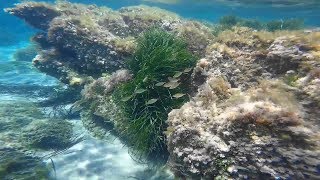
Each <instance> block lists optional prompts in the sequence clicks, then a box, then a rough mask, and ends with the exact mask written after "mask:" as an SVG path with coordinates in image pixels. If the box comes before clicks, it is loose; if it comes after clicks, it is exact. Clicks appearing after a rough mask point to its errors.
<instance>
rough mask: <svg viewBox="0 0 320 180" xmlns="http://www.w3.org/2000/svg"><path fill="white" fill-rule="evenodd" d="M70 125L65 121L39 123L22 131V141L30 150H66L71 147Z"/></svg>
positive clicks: (71, 132)
mask: <svg viewBox="0 0 320 180" xmlns="http://www.w3.org/2000/svg"><path fill="white" fill-rule="evenodd" d="M72 127H73V126H72V124H71V123H69V122H68V121H66V120H58V119H57V120H49V121H39V122H34V123H32V124H30V126H29V127H27V128H26V129H24V130H23V132H22V140H23V142H25V143H26V144H28V146H30V147H32V148H39V149H45V150H51V149H53V150H61V149H67V147H70V146H71V145H73V141H72V138H73V131H72Z"/></svg>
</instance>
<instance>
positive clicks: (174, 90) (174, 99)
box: [113, 29, 195, 157]
mask: <svg viewBox="0 0 320 180" xmlns="http://www.w3.org/2000/svg"><path fill="white" fill-rule="evenodd" d="M194 65H195V57H194V56H193V55H192V54H191V53H190V52H189V51H188V50H187V45H186V43H185V42H184V41H182V40H181V39H178V38H176V37H175V36H173V35H172V34H169V33H167V32H165V31H163V30H159V29H151V30H149V31H147V32H145V33H144V34H143V35H142V36H141V37H140V38H138V40H137V50H136V51H135V53H134V55H133V57H132V58H131V59H130V60H129V61H128V63H127V66H128V69H129V70H131V72H132V73H133V79H132V80H131V81H130V82H127V83H124V84H122V85H120V86H119V87H118V88H117V89H116V90H115V92H114V93H113V97H114V101H115V102H116V104H117V106H118V107H119V108H120V109H122V111H123V113H124V114H125V117H126V118H125V119H122V121H121V122H119V123H121V125H122V127H123V128H122V132H120V134H122V135H124V136H125V137H126V139H127V141H128V144H129V147H132V149H133V151H134V152H135V154H138V155H141V156H145V155H146V156H147V157H148V156H149V157H151V156H152V157H155V156H162V155H163V154H164V152H166V151H167V150H166V145H165V136H164V134H163V132H164V131H165V129H166V126H167V125H166V120H167V116H168V113H169V112H170V111H171V110H172V109H174V108H179V107H180V106H181V105H182V104H183V103H184V102H186V101H187V100H188V96H185V94H187V93H188V89H189V87H188V82H189V78H190V71H191V69H190V68H192V67H193V66H194Z"/></svg>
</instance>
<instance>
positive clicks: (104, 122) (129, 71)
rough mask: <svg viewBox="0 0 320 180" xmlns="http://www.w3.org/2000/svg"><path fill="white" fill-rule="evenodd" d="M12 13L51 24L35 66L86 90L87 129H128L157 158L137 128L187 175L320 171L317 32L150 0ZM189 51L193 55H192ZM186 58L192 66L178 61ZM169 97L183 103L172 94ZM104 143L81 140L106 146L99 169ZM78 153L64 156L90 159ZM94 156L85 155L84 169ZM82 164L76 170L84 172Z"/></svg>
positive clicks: (124, 133) (319, 174)
mask: <svg viewBox="0 0 320 180" xmlns="http://www.w3.org/2000/svg"><path fill="white" fill-rule="evenodd" d="M6 11H7V12H8V13H10V14H12V15H15V16H17V17H19V18H21V19H23V20H25V21H26V22H27V23H29V24H30V25H32V26H34V27H35V28H38V29H41V30H42V31H43V33H39V34H37V35H35V36H34V38H33V41H35V42H36V43H37V44H38V45H39V46H40V48H39V50H38V55H37V56H36V57H35V58H34V59H33V64H34V66H35V67H36V68H38V69H39V70H40V71H42V72H44V73H46V74H48V75H50V76H53V77H56V78H57V79H59V80H60V81H61V82H63V83H66V84H67V85H69V86H71V87H74V88H77V89H84V90H83V91H82V99H81V100H80V101H78V102H77V103H76V104H77V105H78V106H79V107H80V109H81V116H82V121H83V124H84V126H85V128H87V129H88V130H89V131H90V132H91V133H92V134H94V135H95V136H97V137H100V138H102V139H105V138H107V137H108V135H110V133H111V134H112V135H116V136H119V137H120V139H119V141H121V142H124V143H126V144H127V145H128V149H129V150H130V152H133V153H132V154H133V155H136V156H138V157H137V159H139V160H141V161H144V162H145V160H147V162H149V161H148V160H150V158H149V157H147V158H145V157H143V155H144V154H143V153H144V152H145V151H146V149H145V148H146V147H142V148H141V146H138V148H137V147H136V146H135V145H134V144H133V145H132V141H133V142H135V141H134V140H133V139H130V138H131V137H139V138H141V140H144V139H145V141H148V143H149V142H154V143H155V144H156V143H159V144H161V145H160V146H150V147H152V148H154V149H151V150H150V152H157V154H156V155H159V154H161V153H163V156H162V155H159V156H161V157H165V158H164V159H165V161H166V164H167V165H168V167H170V169H171V170H172V171H173V172H174V174H175V176H176V177H177V178H181V179H186V178H187V179H188V178H189V179H228V178H231V179H319V178H320V138H319V137H320V131H319V125H320V124H319V117H320V114H319V112H320V111H319V110H320V91H319V87H320V32H318V31H317V30H308V31H304V30H299V31H298V30H295V31H293V30H291V31H290V30H286V31H276V30H275V31H274V32H268V31H265V30H254V29H250V28H248V27H240V26H239V24H237V23H235V24H237V25H235V26H230V27H228V28H220V26H217V25H213V24H209V23H206V24H204V23H200V22H197V21H190V20H186V19H184V18H182V17H179V16H178V15H176V14H174V13H171V12H168V11H165V10H162V9H159V8H154V7H148V6H134V7H124V8H121V9H120V10H118V11H114V10H112V9H109V8H106V7H97V6H94V5H82V4H72V3H66V2H59V3H57V4H47V3H37V2H24V3H21V4H17V5H16V7H14V8H9V9H6ZM35 19H39V20H38V21H35ZM150 28H151V29H154V28H156V29H157V30H156V31H153V30H151V31H149V30H150ZM150 34H154V37H150V36H148V35H150ZM145 37H149V38H148V39H146V38H145ZM159 42H160V43H159ZM146 44H148V46H146V47H144V46H145V45H146ZM184 48H185V49H184ZM176 49H177V50H176ZM185 50H186V51H188V52H189V53H190V54H192V55H194V56H189V55H188V53H181V52H185ZM145 52H148V54H146V53H145ZM168 53H171V54H169V55H168ZM179 53H180V54H179ZM177 54H179V55H181V56H183V57H185V59H184V58H183V57H177ZM132 57H133V58H132ZM159 57H160V58H159ZM194 57H196V58H197V59H198V60H197V62H196V63H194V64H193V61H192V58H194ZM148 58H149V59H148ZM186 58H187V59H188V61H186V62H188V63H186V64H183V65H181V64H179V63H181V62H182V61H185V60H186ZM132 59H133V60H132ZM140 60H141V61H140ZM152 60H159V61H158V62H163V63H167V61H171V62H172V64H173V63H177V64H175V65H177V66H178V65H181V67H179V68H180V69H175V68H178V67H171V66H166V68H167V69H170V70H172V71H169V70H168V71H166V68H162V66H161V65H163V64H161V65H160V64H159V65H157V64H156V63H154V62H152ZM160 60H161V61H160ZM165 60H167V61H165ZM175 60H179V62H176V61H175ZM132 62H136V64H132ZM141 62H143V64H141ZM130 63H131V64H130ZM158 67H161V68H160V69H157V70H158V71H154V69H156V68H158ZM153 68H154V69H153ZM182 68H183V69H182ZM141 72H146V73H149V74H143V77H142V75H141ZM160 72H161V73H160ZM157 73H158V74H157ZM165 73H168V74H165ZM160 80H162V81H160ZM130 83H131V84H130ZM132 83H133V84H132ZM161 88H162V89H161ZM165 88H167V89H165ZM178 90H179V91H180V90H181V92H178ZM182 90H183V91H182ZM130 92H132V94H130ZM168 92H169V93H168ZM167 94H168V95H167ZM124 95H126V96H124ZM160 97H161V98H160ZM166 98H167V99H166ZM167 100H169V101H168V102H170V103H172V102H176V101H177V102H178V101H179V102H178V103H176V104H174V105H171V104H170V103H167V104H165V103H163V102H164V101H167ZM180 100H181V101H180ZM141 102H142V104H143V105H142V106H139V103H140V104H141ZM168 104H169V105H170V106H167V105H168ZM172 104H173V103H172ZM157 105H161V107H157ZM162 105H165V106H162ZM178 105H179V106H178ZM136 107H145V109H141V111H142V112H140V111H137V110H135V108H136ZM163 107H164V108H163ZM152 108H153V109H152ZM132 109H133V110H132ZM146 109H147V110H146ZM148 109H152V112H149V111H148ZM146 111H148V112H147V113H148V114H146V116H144V115H145V114H144V112H146ZM128 112H135V113H136V114H133V115H132V114H131V115H128ZM163 112H170V113H169V114H168V115H167V114H166V115H165V116H163ZM141 114H142V115H141ZM160 116H161V117H160ZM136 117H138V118H136ZM130 118H131V119H130ZM155 119H156V120H157V121H156V122H153V121H154V120H155ZM144 120H147V121H144ZM149 120H150V121H149ZM158 120H159V121H161V120H163V121H161V122H160V123H159V121H158ZM150 122H151V123H150ZM154 123H159V127H157V126H156V127H155V126H153V125H154ZM146 126H147V127H149V129H148V128H146ZM159 131H160V133H159ZM161 131H163V132H161ZM130 133H131V134H130ZM155 134H156V135H155ZM149 135H150V136H153V137H152V138H151V137H150V136H149ZM153 140H154V141H153ZM97 143H98V142H97ZM138 143H139V142H138ZM98 144H99V145H97V144H95V143H93V144H90V143H88V144H87V143H82V145H81V144H78V145H76V146H75V147H74V148H75V149H77V147H80V146H83V147H87V146H88V147H89V146H99V147H98V148H96V149H92V152H88V153H89V154H90V155H92V156H94V155H95V154H96V153H100V152H99V151H100V150H101V151H102V152H101V153H106V158H102V159H98V160H97V163H101V164H104V165H103V166H102V165H101V166H99V167H97V168H98V169H96V167H95V165H92V166H94V167H92V171H100V169H99V168H108V163H107V161H108V157H109V156H112V155H113V154H112V153H111V154H110V155H109V156H108V154H107V153H108V150H103V149H104V147H103V146H104V143H98ZM150 144H152V143H149V144H147V145H150ZM143 145H145V144H143V143H142V146H143ZM147 145H146V146H147ZM100 148H101V149H100ZM139 148H141V149H139ZM157 148H165V149H157ZM88 149H89V148H88ZM90 149H91V148H90ZM141 151H143V153H140V152H141ZM167 153H168V154H167ZM77 154H78V155H75V156H72V155H66V156H62V157H61V159H59V158H57V159H56V161H57V163H58V164H59V163H61V164H64V163H63V159H68V158H71V159H72V158H73V159H75V160H81V157H80V156H86V155H85V154H83V153H82V152H78V153H77ZM150 154H152V153H150ZM150 154H148V155H150ZM153 155H154V154H153ZM167 155H168V160H167V159H166V157H167ZM162 160H163V159H162ZM90 164H91V163H89V162H88V163H87V164H86V162H84V163H82V164H80V163H79V167H78V170H77V171H78V173H79V174H81V173H82V172H81V168H85V167H86V166H90V167H91V165H90ZM93 164H94V163H93ZM64 165H65V166H68V165H67V164H64ZM79 168H80V169H79ZM65 173H67V172H65ZM73 173H75V172H70V174H68V175H70V176H73V175H74V176H78V175H79V174H78V175H75V174H73ZM127 173H129V174H130V173H133V172H131V171H130V172H127ZM72 174H73V175H72ZM76 174H77V173H76ZM113 175H114V174H113ZM144 178H145V177H144Z"/></svg>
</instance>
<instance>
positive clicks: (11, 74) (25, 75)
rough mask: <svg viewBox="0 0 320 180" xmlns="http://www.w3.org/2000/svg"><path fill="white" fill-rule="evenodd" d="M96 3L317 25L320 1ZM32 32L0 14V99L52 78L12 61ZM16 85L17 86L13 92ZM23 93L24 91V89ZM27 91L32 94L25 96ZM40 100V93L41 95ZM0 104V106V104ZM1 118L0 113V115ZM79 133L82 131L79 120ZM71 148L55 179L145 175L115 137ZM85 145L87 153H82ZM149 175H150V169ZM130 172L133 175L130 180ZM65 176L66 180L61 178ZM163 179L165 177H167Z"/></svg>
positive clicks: (20, 95) (7, 2) (50, 83)
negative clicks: (293, 3) (288, 3)
mask: <svg viewBox="0 0 320 180" xmlns="http://www.w3.org/2000/svg"><path fill="white" fill-rule="evenodd" d="M182 1H183V0H182ZM17 2H19V1H17V0H2V1H1V4H0V8H1V9H3V8H6V7H10V6H12V5H13V4H14V3H17ZM71 2H80V3H88V0H78V1H75V0H72V1H71ZM90 3H95V4H97V5H105V6H109V7H111V8H114V9H118V8H121V7H123V6H129V5H139V4H147V5H153V6H158V7H161V8H164V9H167V10H170V11H174V12H176V13H178V14H179V15H181V16H183V17H185V18H191V19H201V20H205V21H210V22H215V21H217V20H218V18H219V17H221V16H223V15H229V14H234V15H237V16H240V17H245V18H257V19H260V20H264V21H266V20H272V19H287V18H302V19H304V20H305V23H306V25H307V26H310V27H314V26H320V21H319V19H320V5H319V4H318V5H307V6H304V5H303V4H302V5H296V6H284V7H283V6H282V7H279V6H278V5H275V4H272V3H271V4H264V3H262V4H251V5H250V4H230V3H229V4H228V3H225V2H224V3H218V2H215V1H196V0H193V1H191V0H188V1H183V3H182V2H180V3H177V4H166V3H157V2H150V1H138V0H95V1H90ZM35 31H36V30H35V29H33V28H31V27H29V26H28V25H26V24H25V23H23V22H22V21H21V20H19V19H17V18H15V17H13V16H10V15H8V14H5V13H4V12H3V11H1V12H0V32H1V34H0V100H1V101H12V103H14V102H15V100H17V99H27V100H28V101H37V98H36V97H35V96H34V95H36V94H37V91H38V90H39V89H41V88H44V87H48V88H49V89H50V87H52V88H53V87H54V86H56V85H58V81H57V80H56V79H54V78H52V77H49V76H46V75H44V74H43V73H40V72H38V71H37V70H36V69H35V68H33V67H32V64H31V59H30V61H23V62H17V61H16V60H15V59H14V57H13V54H14V53H15V52H16V51H17V50H18V49H21V48H24V47H27V46H28V45H30V43H29V38H30V36H31V35H32V34H33V33H34V32H35ZM19 88H20V90H19ZM27 92H28V93H27ZM30 94H31V95H33V96H30ZM43 98H45V97H43ZM0 108H1V107H0ZM0 118H1V117H0ZM70 121H71V122H72V123H74V124H77V125H78V126H77V127H78V128H79V129H78V130H79V131H81V132H82V131H84V130H83V129H82V127H81V125H79V121H77V120H70ZM86 136H88V139H86V140H85V141H83V142H82V143H80V144H78V145H77V146H75V147H73V149H71V150H70V153H69V154H62V155H59V156H57V157H55V158H54V160H55V162H56V166H57V167H56V168H57V173H58V174H57V179H61V180H64V179H81V178H82V179H106V177H108V178H107V179H130V178H131V179H134V178H135V177H139V178H140V179H151V178H152V177H153V176H152V175H150V174H148V173H147V171H148V170H147V168H146V166H145V165H141V164H138V163H136V162H135V161H134V160H132V159H131V158H130V155H129V154H128V152H127V149H126V148H123V145H122V144H121V142H120V141H114V144H109V143H105V142H101V141H99V140H96V139H94V138H92V137H90V136H89V135H88V134H86ZM86 149H91V151H86ZM114 172H117V173H114ZM151 174H152V173H151ZM132 176H133V178H132ZM66 177H68V178H66ZM171 178H172V177H169V178H168V179H171Z"/></svg>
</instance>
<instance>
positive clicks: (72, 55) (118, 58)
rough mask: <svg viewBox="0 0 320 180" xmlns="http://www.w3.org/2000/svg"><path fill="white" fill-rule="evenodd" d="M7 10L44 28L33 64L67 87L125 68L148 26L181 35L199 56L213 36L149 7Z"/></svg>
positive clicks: (29, 5)
mask: <svg viewBox="0 0 320 180" xmlns="http://www.w3.org/2000/svg"><path fill="white" fill-rule="evenodd" d="M6 11H7V12H8V13H10V14H12V15H14V16H17V17H19V18H21V19H23V20H25V21H26V22H27V23H28V24H30V25H31V26H33V27H35V28H38V29H41V30H43V31H44V33H40V34H38V35H36V36H35V37H34V38H33V40H34V41H35V42H38V44H39V45H40V46H41V48H40V50H39V52H38V56H37V57H36V58H35V59H34V65H35V67H37V68H38V69H39V70H41V71H42V72H45V73H47V74H49V75H51V76H54V77H56V78H58V79H60V80H61V81H62V82H64V83H67V84H71V85H79V84H84V83H85V82H87V80H86V77H87V76H93V77H95V78H97V77H100V76H101V74H102V73H112V72H115V71H116V70H118V69H121V68H123V66H124V61H125V60H126V59H127V57H128V56H130V55H131V54H132V53H133V51H134V49H135V40H136V38H137V37H138V36H139V35H140V34H141V33H142V32H143V31H145V30H147V29H148V28H150V27H161V28H163V29H165V30H167V31H170V32H173V33H176V34H177V35H179V36H181V37H183V38H184V39H185V40H186V41H187V42H188V45H189V49H190V50H192V51H193V52H194V53H196V54H198V55H201V54H203V52H204V50H205V48H206V46H207V45H208V44H209V42H210V41H212V40H213V38H214V36H213V35H212V33H211V32H210V29H209V28H208V27H206V26H205V25H203V24H201V23H198V22H193V21H187V20H184V19H182V18H181V17H179V16H178V15H176V14H174V13H172V12H168V11H165V10H162V9H159V8H155V7H148V6H133V7H124V8H121V9H120V10H118V11H114V10H112V9H109V8H107V7H97V6H95V5H83V4H72V3H68V2H58V3H57V4H49V3H37V2H23V3H20V4H17V5H16V7H14V8H8V9H6ZM190 37H193V38H192V39H190Z"/></svg>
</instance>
